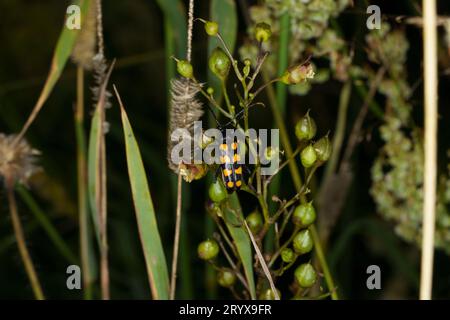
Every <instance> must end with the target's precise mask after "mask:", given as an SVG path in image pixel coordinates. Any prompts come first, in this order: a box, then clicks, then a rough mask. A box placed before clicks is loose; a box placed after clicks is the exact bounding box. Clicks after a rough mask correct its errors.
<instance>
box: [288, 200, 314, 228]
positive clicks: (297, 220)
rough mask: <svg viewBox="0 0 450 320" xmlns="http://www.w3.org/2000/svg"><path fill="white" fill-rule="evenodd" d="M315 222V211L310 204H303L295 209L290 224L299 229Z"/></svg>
mask: <svg viewBox="0 0 450 320" xmlns="http://www.w3.org/2000/svg"><path fill="white" fill-rule="evenodd" d="M315 220H316V209H314V206H313V205H312V203H311V202H310V203H304V204H301V205H299V206H297V208H295V210H294V213H293V214H292V222H293V223H294V224H295V225H297V226H299V227H303V228H304V227H307V226H309V225H310V224H312V223H314V221H315Z"/></svg>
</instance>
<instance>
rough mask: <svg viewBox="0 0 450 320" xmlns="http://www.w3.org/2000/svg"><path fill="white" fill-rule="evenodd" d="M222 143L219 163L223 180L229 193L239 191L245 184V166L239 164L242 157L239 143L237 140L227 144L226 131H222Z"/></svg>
mask: <svg viewBox="0 0 450 320" xmlns="http://www.w3.org/2000/svg"><path fill="white" fill-rule="evenodd" d="M220 131H221V132H222V137H223V139H222V143H221V144H220V145H219V150H220V152H219V161H220V167H219V168H220V171H221V172H222V179H223V183H224V185H225V188H226V189H227V191H228V193H232V192H233V191H235V190H236V191H237V190H239V189H240V188H241V186H242V183H243V174H242V169H243V165H242V164H240V163H239V161H240V160H241V159H240V155H239V153H238V141H237V139H236V138H235V139H234V141H233V142H232V143H231V145H230V144H228V143H227V137H226V129H221V130H220Z"/></svg>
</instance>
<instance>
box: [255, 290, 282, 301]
mask: <svg viewBox="0 0 450 320" xmlns="http://www.w3.org/2000/svg"><path fill="white" fill-rule="evenodd" d="M276 290H277V293H278V297H280V299H281V292H280V290H278V289H276ZM259 300H275V295H274V293H273V291H272V289H267V290H264V291H263V292H261V294H260V295H259Z"/></svg>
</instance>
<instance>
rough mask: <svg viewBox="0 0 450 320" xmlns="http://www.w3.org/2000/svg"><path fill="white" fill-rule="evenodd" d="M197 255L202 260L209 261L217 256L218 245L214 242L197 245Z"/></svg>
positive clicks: (209, 241)
mask: <svg viewBox="0 0 450 320" xmlns="http://www.w3.org/2000/svg"><path fill="white" fill-rule="evenodd" d="M197 253H198V256H199V257H200V259H202V260H211V259H214V258H215V257H217V255H218V254H219V245H218V244H217V242H216V241H214V240H206V241H203V242H202V243H200V244H199V245H198V248H197Z"/></svg>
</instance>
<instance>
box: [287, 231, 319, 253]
mask: <svg viewBox="0 0 450 320" xmlns="http://www.w3.org/2000/svg"><path fill="white" fill-rule="evenodd" d="M292 243H293V247H294V250H295V252H296V253H298V254H305V253H308V252H310V251H311V250H312V248H313V244H314V242H313V239H312V237H311V233H310V232H309V230H308V229H305V230H302V231H300V232H299V233H297V234H296V235H295V237H294V240H292Z"/></svg>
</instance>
